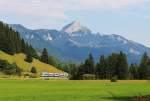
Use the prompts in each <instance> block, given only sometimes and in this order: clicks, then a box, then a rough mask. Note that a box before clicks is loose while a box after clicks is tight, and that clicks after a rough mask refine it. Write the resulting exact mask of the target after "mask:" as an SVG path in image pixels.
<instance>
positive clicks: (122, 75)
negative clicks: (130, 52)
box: [117, 52, 128, 79]
mask: <svg viewBox="0 0 150 101" xmlns="http://www.w3.org/2000/svg"><path fill="white" fill-rule="evenodd" d="M117 72H118V79H127V75H128V63H127V57H126V55H125V54H124V53H123V52H120V54H119V56H118V63H117Z"/></svg>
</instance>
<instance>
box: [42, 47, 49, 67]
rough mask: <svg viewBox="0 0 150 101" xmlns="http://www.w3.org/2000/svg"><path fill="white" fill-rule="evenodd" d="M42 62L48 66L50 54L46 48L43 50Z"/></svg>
mask: <svg viewBox="0 0 150 101" xmlns="http://www.w3.org/2000/svg"><path fill="white" fill-rule="evenodd" d="M41 61H42V62H44V63H47V64H48V62H49V61H48V52H47V50H46V48H44V49H43V52H42V55H41Z"/></svg>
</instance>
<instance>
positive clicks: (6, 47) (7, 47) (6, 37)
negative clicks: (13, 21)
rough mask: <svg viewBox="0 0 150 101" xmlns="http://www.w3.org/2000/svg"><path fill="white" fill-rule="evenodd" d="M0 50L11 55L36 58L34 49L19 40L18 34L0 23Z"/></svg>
mask: <svg viewBox="0 0 150 101" xmlns="http://www.w3.org/2000/svg"><path fill="white" fill-rule="evenodd" d="M0 50H2V51H4V52H6V53H8V54H11V55H13V54H16V53H21V52H22V53H25V54H26V55H27V57H29V56H31V57H34V58H38V55H37V53H36V51H35V49H34V48H33V47H32V46H31V45H28V43H25V42H24V40H23V39H21V38H20V35H19V33H18V32H16V31H14V30H13V29H12V28H11V27H9V26H8V25H7V24H3V23H2V22H0ZM27 60H29V59H27Z"/></svg>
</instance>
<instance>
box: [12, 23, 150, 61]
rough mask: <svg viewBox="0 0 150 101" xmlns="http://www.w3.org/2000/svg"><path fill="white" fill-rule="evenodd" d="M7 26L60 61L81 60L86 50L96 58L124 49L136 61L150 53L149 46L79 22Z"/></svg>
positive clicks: (83, 58)
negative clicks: (55, 25) (50, 26)
mask: <svg viewBox="0 0 150 101" xmlns="http://www.w3.org/2000/svg"><path fill="white" fill-rule="evenodd" d="M10 26H11V27H12V28H13V29H15V30H16V31H18V32H19V33H20V34H21V36H22V37H23V38H24V39H25V40H26V41H27V42H29V43H30V44H32V45H33V46H34V47H36V48H38V49H42V48H45V47H46V48H47V49H48V51H49V53H50V55H53V56H55V57H57V58H59V59H61V60H62V61H76V62H82V61H84V60H85V59H86V57H87V56H88V54H89V53H92V54H93V55H94V57H95V58H96V61H98V58H99V56H100V55H106V56H108V55H110V54H112V53H119V52H120V51H123V52H125V53H126V54H127V56H128V59H129V61H128V62H130V63H132V62H134V63H138V62H139V61H140V58H141V56H142V54H143V53H144V52H147V53H148V54H150V48H148V47H146V46H144V45H142V44H139V43H137V42H134V41H132V40H128V39H127V38H124V37H122V36H120V35H116V34H111V35H107V34H101V33H93V32H92V31H91V30H90V29H88V28H87V27H84V26H82V25H81V24H80V22H78V21H74V22H72V23H70V24H68V25H66V26H65V27H63V28H62V30H60V31H59V30H55V29H36V30H30V29H27V28H25V27H23V26H22V27H21V26H19V27H21V28H19V27H18V26H17V25H10ZM74 26H75V28H74V29H73V28H72V27H74ZM68 32H69V33H68Z"/></svg>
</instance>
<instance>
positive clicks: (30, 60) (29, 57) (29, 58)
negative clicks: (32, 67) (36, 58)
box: [25, 53, 33, 63]
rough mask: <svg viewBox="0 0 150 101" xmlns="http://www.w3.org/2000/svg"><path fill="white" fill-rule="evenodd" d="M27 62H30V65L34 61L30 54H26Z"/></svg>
mask: <svg viewBox="0 0 150 101" xmlns="http://www.w3.org/2000/svg"><path fill="white" fill-rule="evenodd" d="M25 61H26V62H29V63H31V62H32V61H33V58H32V55H31V54H30V53H27V54H26V58H25Z"/></svg>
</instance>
